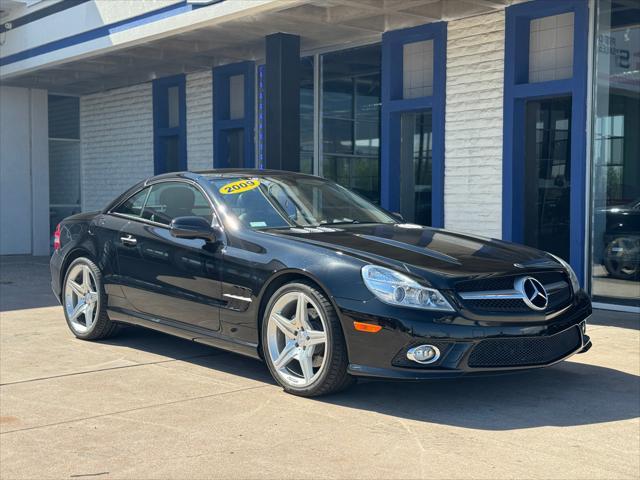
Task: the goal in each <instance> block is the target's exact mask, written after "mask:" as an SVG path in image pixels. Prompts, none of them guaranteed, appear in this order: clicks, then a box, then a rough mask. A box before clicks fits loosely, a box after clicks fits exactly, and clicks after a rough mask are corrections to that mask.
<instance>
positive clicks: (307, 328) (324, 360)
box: [262, 283, 354, 397]
mask: <svg viewBox="0 0 640 480" xmlns="http://www.w3.org/2000/svg"><path fill="white" fill-rule="evenodd" d="M262 345H263V351H264V356H265V361H266V362H267V365H268V366H269V370H270V371H271V374H272V375H273V378H275V380H276V381H277V382H278V383H279V384H280V385H282V387H283V388H284V389H285V390H286V391H287V392H289V393H293V394H295V395H300V396H305V397H315V396H319V395H325V394H328V393H333V392H337V391H339V390H342V389H344V388H347V387H348V386H350V385H351V384H352V383H353V382H354V379H353V377H351V376H350V375H349V374H348V373H347V366H348V358H347V349H346V345H345V341H344V336H343V333H342V328H341V326H340V321H339V319H338V316H337V313H336V311H335V309H334V308H333V306H332V305H331V303H330V302H329V300H328V299H327V298H326V297H325V296H324V295H323V294H322V292H320V291H319V290H318V289H317V288H315V287H314V286H313V285H311V284H307V283H291V284H288V285H285V286H283V287H282V288H280V289H279V290H278V291H276V293H275V294H274V295H273V296H272V297H271V299H270V300H269V304H268V305H267V308H266V310H265V315H264V319H263V322H262Z"/></svg>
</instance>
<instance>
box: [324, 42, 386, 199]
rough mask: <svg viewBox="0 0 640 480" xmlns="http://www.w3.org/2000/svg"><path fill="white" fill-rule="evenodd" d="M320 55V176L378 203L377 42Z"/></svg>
mask: <svg viewBox="0 0 640 480" xmlns="http://www.w3.org/2000/svg"><path fill="white" fill-rule="evenodd" d="M321 58H322V82H321V85H322V90H321V95H322V100H321V104H322V113H321V129H322V134H321V137H322V138H321V145H320V146H321V163H320V167H321V174H322V176H324V177H326V178H329V179H331V180H334V181H336V182H338V183H340V184H342V185H344V186H345V187H347V188H350V189H351V190H353V191H355V192H357V193H359V194H360V195H362V196H364V197H367V198H368V199H369V200H371V201H373V202H376V203H378V202H379V201H380V98H381V97H380V95H381V90H380V81H381V78H380V59H381V57H380V45H371V46H366V47H360V48H356V49H350V50H344V51H340V52H332V53H327V54H324V55H322V57H321Z"/></svg>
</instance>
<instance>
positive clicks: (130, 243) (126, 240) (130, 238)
mask: <svg viewBox="0 0 640 480" xmlns="http://www.w3.org/2000/svg"><path fill="white" fill-rule="evenodd" d="M120 241H121V242H122V243H123V244H125V245H128V246H132V247H133V246H135V245H136V243H138V240H136V239H135V238H134V237H133V236H132V235H127V236H126V237H120Z"/></svg>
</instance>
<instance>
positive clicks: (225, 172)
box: [146, 168, 319, 183]
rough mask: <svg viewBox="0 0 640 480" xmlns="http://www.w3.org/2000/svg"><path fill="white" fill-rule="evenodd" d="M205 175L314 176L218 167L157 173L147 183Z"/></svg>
mask: <svg viewBox="0 0 640 480" xmlns="http://www.w3.org/2000/svg"><path fill="white" fill-rule="evenodd" d="M198 175H199V176H203V177H220V178H224V177H314V176H313V175H308V174H306V173H300V172H291V171H288V170H259V169H257V168H216V169H211V170H195V171H182V172H170V173H163V174H161V175H156V176H154V177H151V178H149V179H147V181H146V183H149V182H152V181H155V180H161V179H162V180H164V179H171V178H193V177H194V176H198ZM314 178H319V177H314Z"/></svg>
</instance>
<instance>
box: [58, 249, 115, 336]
mask: <svg viewBox="0 0 640 480" xmlns="http://www.w3.org/2000/svg"><path fill="white" fill-rule="evenodd" d="M85 272H86V273H88V274H89V275H88V277H89V284H88V288H87V285H85V282H86V277H85ZM80 278H82V279H83V281H82V283H80V282H79V281H78V279H80ZM70 282H74V283H75V284H72V283H70ZM83 287H84V288H83ZM85 290H86V291H85ZM62 295H63V297H62V305H63V311H64V316H65V319H66V320H67V326H68V327H69V329H70V330H71V333H73V334H74V335H75V336H76V337H77V338H80V339H82V340H102V339H105V338H109V337H112V336H114V335H115V334H116V333H117V332H118V330H119V329H120V326H119V325H118V324H117V323H115V322H112V321H111V320H110V319H109V316H108V315H107V294H106V292H105V290H104V285H103V282H102V273H101V272H100V269H99V268H98V267H97V266H96V264H95V263H93V262H92V261H91V260H90V259H88V258H86V257H79V258H76V259H75V260H74V261H73V262H71V264H70V265H69V267H68V268H67V271H66V272H65V277H64V282H63V284H62ZM81 297H82V299H83V300H81ZM83 305H84V313H79V314H76V312H77V311H79V310H81V309H82V308H81V307H82V306H83ZM89 310H91V311H90V312H89ZM87 313H90V316H91V320H90V321H89V326H88V328H87Z"/></svg>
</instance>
